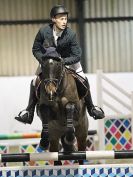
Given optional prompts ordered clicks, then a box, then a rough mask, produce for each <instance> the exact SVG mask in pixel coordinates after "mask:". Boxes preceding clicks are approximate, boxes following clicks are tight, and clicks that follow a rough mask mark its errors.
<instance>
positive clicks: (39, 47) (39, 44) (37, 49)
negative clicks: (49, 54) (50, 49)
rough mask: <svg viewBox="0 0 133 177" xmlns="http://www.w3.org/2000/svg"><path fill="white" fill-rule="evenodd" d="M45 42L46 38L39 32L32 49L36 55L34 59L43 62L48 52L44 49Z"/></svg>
mask: <svg viewBox="0 0 133 177" xmlns="http://www.w3.org/2000/svg"><path fill="white" fill-rule="evenodd" d="M43 42H44V37H43V35H42V34H41V31H40V30H39V32H38V33H37V35H36V37H35V40H34V43H33V47H32V53H33V55H34V57H35V58H36V59H37V60H38V61H39V62H41V61H42V58H43V56H44V54H45V52H46V50H45V49H44V47H43Z"/></svg>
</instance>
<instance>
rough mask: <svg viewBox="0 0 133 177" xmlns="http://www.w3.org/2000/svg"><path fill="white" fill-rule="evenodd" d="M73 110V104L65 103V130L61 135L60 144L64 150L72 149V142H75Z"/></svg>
mask: <svg viewBox="0 0 133 177" xmlns="http://www.w3.org/2000/svg"><path fill="white" fill-rule="evenodd" d="M74 111H75V105H74V104H73V103H68V104H67V105H66V122H67V127H66V132H65V135H64V136H63V137H62V139H61V141H62V145H63V148H64V151H73V150H74V146H73V144H74V142H75V128H74V125H73V117H74V116H73V115H74Z"/></svg>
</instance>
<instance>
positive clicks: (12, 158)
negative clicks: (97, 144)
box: [0, 150, 133, 162]
mask: <svg viewBox="0 0 133 177" xmlns="http://www.w3.org/2000/svg"><path fill="white" fill-rule="evenodd" d="M131 158H133V150H129V151H79V152H43V153H19V154H1V155H0V162H24V161H49V160H53V161H58V160H96V159H131Z"/></svg>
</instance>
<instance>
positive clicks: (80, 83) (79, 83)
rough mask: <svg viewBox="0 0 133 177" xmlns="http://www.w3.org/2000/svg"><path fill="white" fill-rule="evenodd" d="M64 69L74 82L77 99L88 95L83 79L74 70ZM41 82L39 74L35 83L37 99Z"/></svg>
mask: <svg viewBox="0 0 133 177" xmlns="http://www.w3.org/2000/svg"><path fill="white" fill-rule="evenodd" d="M65 69H66V72H67V73H68V74H71V75H72V76H73V78H74V80H75V82H76V86H77V91H78V95H79V99H82V98H84V97H85V96H86V95H87V94H88V88H87V85H86V84H85V83H86V80H85V79H84V78H83V77H81V76H80V75H79V74H78V73H76V72H75V70H73V69H70V68H67V67H65ZM41 80H42V79H41V74H39V75H38V76H37V79H36V83H35V88H36V96H37V98H39V97H40V92H39V87H40V84H41Z"/></svg>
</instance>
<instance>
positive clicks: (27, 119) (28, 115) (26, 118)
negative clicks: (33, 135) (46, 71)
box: [15, 80, 37, 124]
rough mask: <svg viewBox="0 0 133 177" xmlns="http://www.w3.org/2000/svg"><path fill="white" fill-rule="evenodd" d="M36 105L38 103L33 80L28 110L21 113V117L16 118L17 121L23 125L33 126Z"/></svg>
mask: <svg viewBox="0 0 133 177" xmlns="http://www.w3.org/2000/svg"><path fill="white" fill-rule="evenodd" d="M36 103H37V98H36V94H35V86H34V85H33V80H32V81H31V84H30V95H29V103H28V106H27V108H26V111H21V112H20V113H19V115H18V116H17V117H15V119H16V120H18V121H20V122H22V123H27V124H31V123H32V121H33V117H34V111H35V106H36Z"/></svg>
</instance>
